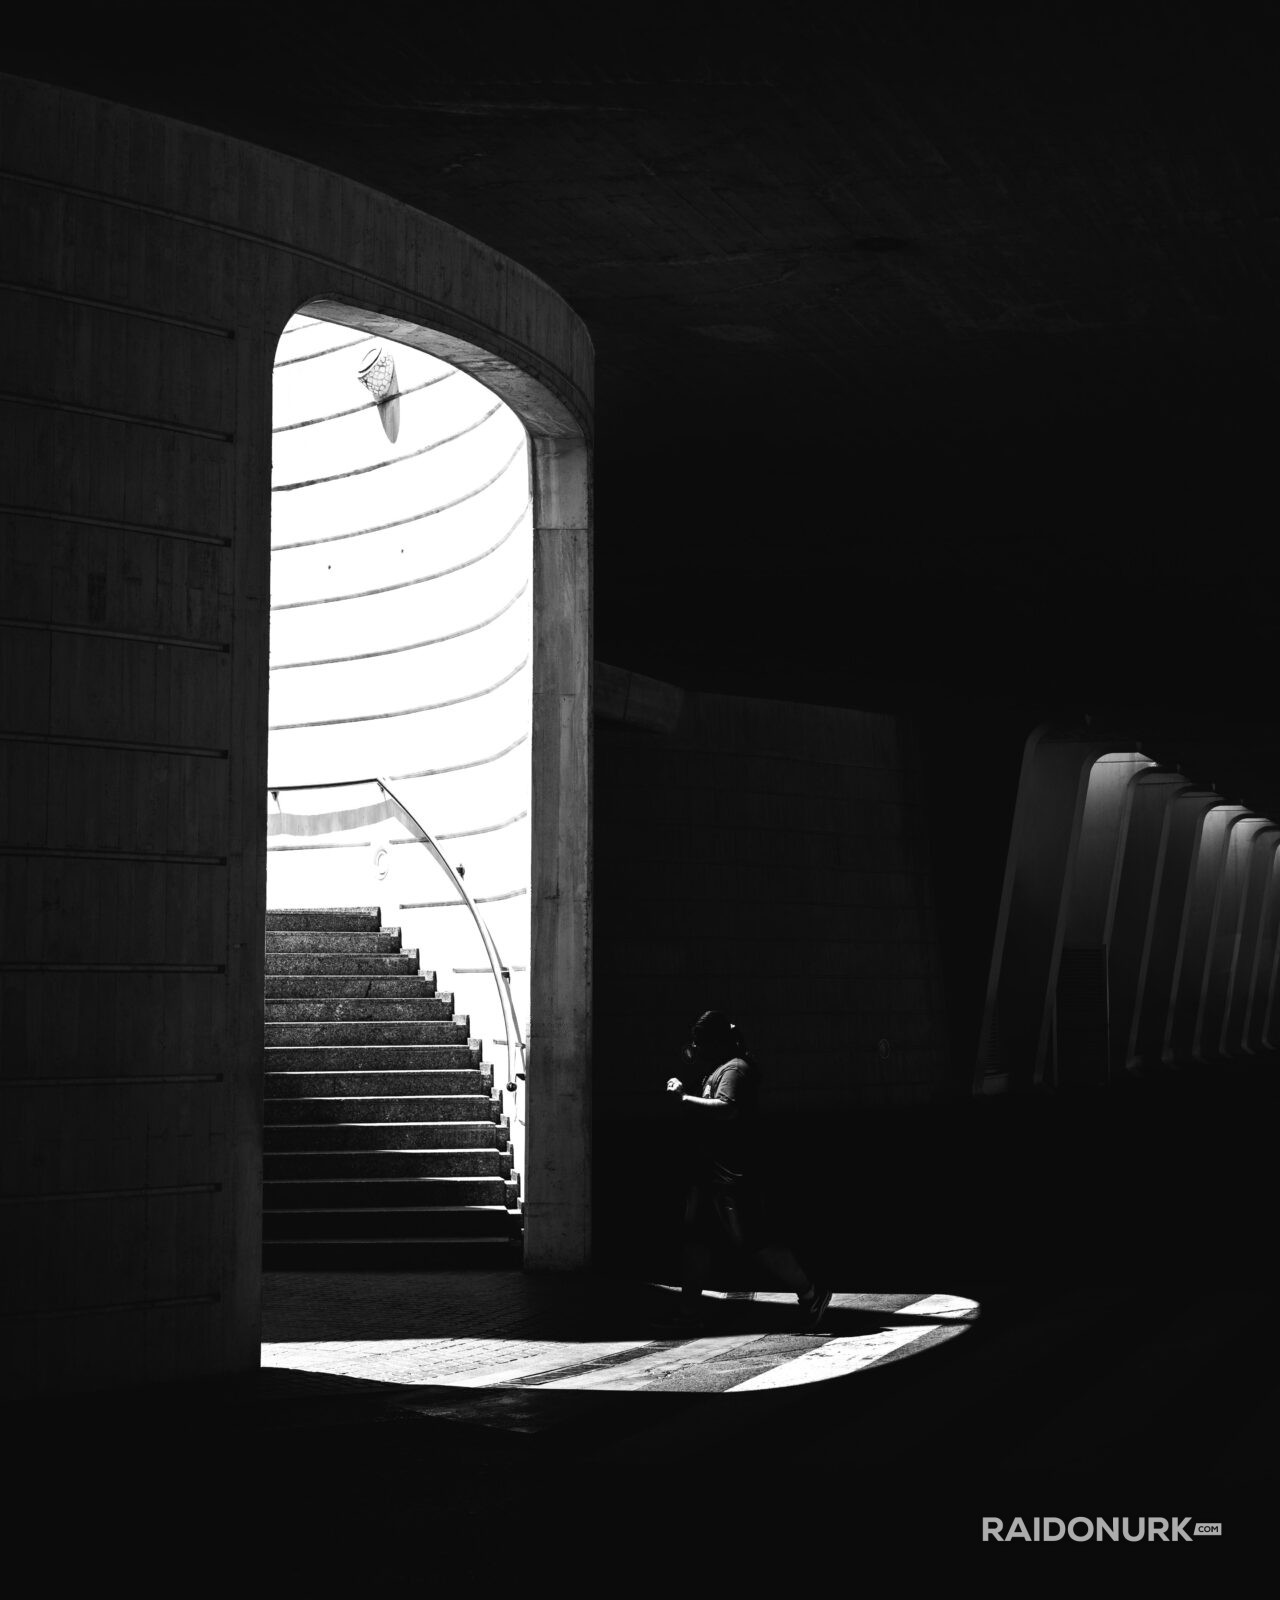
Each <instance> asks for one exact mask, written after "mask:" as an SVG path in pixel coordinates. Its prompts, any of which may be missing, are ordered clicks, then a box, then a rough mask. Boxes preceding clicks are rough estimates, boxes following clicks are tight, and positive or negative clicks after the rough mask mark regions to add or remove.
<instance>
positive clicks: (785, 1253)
mask: <svg viewBox="0 0 1280 1600" xmlns="http://www.w3.org/2000/svg"><path fill="white" fill-rule="evenodd" d="M755 1256H756V1260H757V1261H758V1262H759V1263H760V1264H761V1266H763V1267H764V1268H766V1270H767V1271H769V1272H771V1273H772V1274H773V1276H774V1277H775V1278H776V1279H777V1280H778V1282H779V1283H780V1284H781V1285H782V1287H783V1288H784V1289H790V1290H791V1292H792V1293H793V1294H794V1295H795V1296H796V1298H797V1299H800V1300H803V1299H805V1298H806V1297H807V1296H808V1295H809V1294H810V1293H811V1292H812V1290H813V1280H812V1279H811V1278H810V1276H809V1274H808V1273H807V1272H806V1271H805V1270H804V1268H803V1267H802V1266H801V1265H800V1263H799V1261H798V1260H797V1259H796V1256H795V1252H794V1251H793V1250H792V1249H790V1247H789V1246H787V1245H785V1244H762V1245H760V1246H759V1247H758V1249H757V1250H756V1252H755Z"/></svg>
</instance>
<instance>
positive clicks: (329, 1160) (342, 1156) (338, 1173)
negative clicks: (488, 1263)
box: [262, 1134, 514, 1203]
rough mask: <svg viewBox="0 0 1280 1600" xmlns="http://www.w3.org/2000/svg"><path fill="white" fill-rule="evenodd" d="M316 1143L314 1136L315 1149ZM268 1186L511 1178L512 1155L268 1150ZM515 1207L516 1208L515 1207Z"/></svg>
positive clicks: (265, 1163)
mask: <svg viewBox="0 0 1280 1600" xmlns="http://www.w3.org/2000/svg"><path fill="white" fill-rule="evenodd" d="M315 1142H316V1140H315V1137H314V1134H313V1136H312V1143H313V1144H314V1143H315ZM262 1173H263V1177H264V1178H265V1179H266V1181H267V1182H268V1183H274V1182H277V1181H281V1182H287V1181H289V1180H291V1179H294V1178H509V1177H510V1176H511V1151H510V1150H485V1149H481V1148H479V1147H473V1148H471V1149H462V1150H425V1149H402V1150H386V1149H369V1150H303V1149H296V1150H270V1149H269V1150H267V1151H266V1153H265V1154H264V1156H263V1158H262ZM511 1203H514V1202H511Z"/></svg>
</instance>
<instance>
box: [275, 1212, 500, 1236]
mask: <svg viewBox="0 0 1280 1600" xmlns="http://www.w3.org/2000/svg"><path fill="white" fill-rule="evenodd" d="M516 1220H517V1221H518V1218H517V1219H516ZM513 1226H514V1225H513V1219H512V1214H511V1212H510V1211H508V1209H507V1208H506V1206H500V1205H486V1206H389V1207H384V1208H382V1209H380V1210H379V1209H375V1208H373V1207H371V1206H355V1207H350V1208H342V1209H339V1208H338V1207H335V1206H324V1207H315V1208H312V1209H306V1210H304V1209H301V1208H298V1209H293V1208H291V1209H289V1210H285V1211H272V1210H269V1209H267V1208H266V1207H265V1206H264V1209H263V1213H262V1237H263V1239H264V1241H265V1240H268V1239H270V1240H276V1239H335V1240H336V1239H343V1240H353V1239H371V1240H374V1239H376V1240H388V1241H390V1240H393V1239H440V1238H450V1239H477V1238H510V1237H511V1235H512V1232H513Z"/></svg>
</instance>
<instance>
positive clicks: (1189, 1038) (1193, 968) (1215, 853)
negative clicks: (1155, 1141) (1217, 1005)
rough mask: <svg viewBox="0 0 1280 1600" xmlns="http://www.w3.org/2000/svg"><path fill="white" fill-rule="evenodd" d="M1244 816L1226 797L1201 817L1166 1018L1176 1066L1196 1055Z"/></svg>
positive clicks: (1166, 1058) (1168, 1053) (1167, 1049)
mask: <svg viewBox="0 0 1280 1600" xmlns="http://www.w3.org/2000/svg"><path fill="white" fill-rule="evenodd" d="M1243 815H1244V809H1243V807H1241V806H1227V805H1223V804H1222V803H1221V801H1219V803H1218V804H1217V805H1215V806H1214V807H1212V808H1211V809H1210V810H1209V811H1207V812H1206V813H1205V815H1204V817H1203V818H1202V819H1201V823H1200V827H1199V828H1198V829H1197V832H1196V838H1195V843H1194V847H1193V851H1192V858H1191V864H1190V870H1189V872H1188V874H1187V892H1186V895H1185V897H1184V899H1183V904H1182V915H1181V918H1180V919H1179V921H1180V928H1179V937H1178V948H1177V954H1176V955H1175V957H1174V965H1173V982H1172V985H1171V988H1170V1004H1169V1014H1168V1017H1167V1018H1166V1021H1165V1030H1164V1041H1163V1044H1162V1047H1161V1052H1160V1055H1161V1060H1162V1061H1163V1062H1164V1063H1165V1065H1166V1066H1174V1065H1177V1064H1180V1063H1184V1062H1188V1061H1191V1060H1193V1059H1194V1058H1195V1048H1196V1037H1197V1033H1196V1030H1197V1028H1198V1026H1199V1022H1200V1010H1201V1006H1202V1005H1203V1002H1204V992H1205V977H1206V968H1207V966H1208V962H1209V950H1210V946H1211V944H1212V940H1213V933H1214V923H1215V917H1216V913H1217V909H1218V905H1219V898H1220V893H1221V887H1222V875H1223V871H1224V868H1225V864H1226V858H1227V849H1228V846H1229V845H1230V842H1231V830H1232V828H1233V827H1234V825H1235V823H1236V822H1237V821H1238V820H1239V818H1240V817H1242V816H1243Z"/></svg>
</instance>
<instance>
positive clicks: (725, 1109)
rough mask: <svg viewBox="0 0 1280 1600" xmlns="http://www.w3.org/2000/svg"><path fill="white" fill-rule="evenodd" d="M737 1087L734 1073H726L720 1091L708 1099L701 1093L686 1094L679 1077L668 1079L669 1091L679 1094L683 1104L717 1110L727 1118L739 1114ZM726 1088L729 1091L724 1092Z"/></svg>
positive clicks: (669, 1092)
mask: <svg viewBox="0 0 1280 1600" xmlns="http://www.w3.org/2000/svg"><path fill="white" fill-rule="evenodd" d="M735 1087H736V1083H735V1079H734V1075H733V1074H732V1073H726V1074H725V1077H724V1079H722V1080H721V1084H720V1093H719V1094H717V1095H716V1096H715V1097H714V1098H713V1099H706V1098H704V1097H703V1096H702V1095H700V1094H686V1093H685V1092H684V1084H683V1083H681V1081H680V1079H679V1078H668V1079H667V1093H668V1094H674V1095H679V1097H680V1103H681V1105H685V1106H696V1107H698V1108H699V1109H700V1110H706V1111H715V1112H716V1113H717V1114H718V1115H720V1116H722V1117H726V1118H727V1117H736V1116H737V1114H738V1105H737V1102H736V1100H735V1099H734V1097H733V1090H734V1088H735ZM726 1088H727V1089H728V1093H725V1092H724V1091H725V1090H726Z"/></svg>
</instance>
